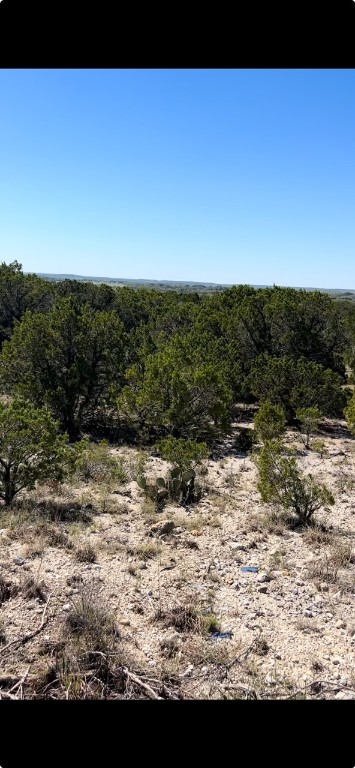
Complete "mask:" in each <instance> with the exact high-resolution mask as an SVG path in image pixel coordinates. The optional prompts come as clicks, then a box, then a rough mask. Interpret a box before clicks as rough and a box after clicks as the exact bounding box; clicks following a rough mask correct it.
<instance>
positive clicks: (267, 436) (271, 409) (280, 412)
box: [254, 400, 286, 443]
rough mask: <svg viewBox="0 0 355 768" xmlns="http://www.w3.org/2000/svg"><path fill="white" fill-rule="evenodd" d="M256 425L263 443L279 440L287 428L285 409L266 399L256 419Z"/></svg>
mask: <svg viewBox="0 0 355 768" xmlns="http://www.w3.org/2000/svg"><path fill="white" fill-rule="evenodd" d="M254 427H255V429H256V432H257V434H258V436H259V437H260V439H261V440H262V442H263V443H266V442H268V441H269V440H277V439H278V438H280V437H281V436H282V435H283V434H284V433H285V430H286V417H285V411H284V409H283V407H282V406H281V405H275V404H274V403H272V402H271V400H264V402H263V403H262V404H261V405H260V408H259V410H258V413H257V414H256V416H255V419H254Z"/></svg>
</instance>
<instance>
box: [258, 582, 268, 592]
mask: <svg viewBox="0 0 355 768" xmlns="http://www.w3.org/2000/svg"><path fill="white" fill-rule="evenodd" d="M258 592H261V593H262V594H266V593H267V586H266V584H261V586H260V587H258Z"/></svg>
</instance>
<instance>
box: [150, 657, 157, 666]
mask: <svg viewBox="0 0 355 768" xmlns="http://www.w3.org/2000/svg"><path fill="white" fill-rule="evenodd" d="M156 663H157V662H156V661H155V660H154V659H151V660H150V661H148V666H149V667H155V666H156Z"/></svg>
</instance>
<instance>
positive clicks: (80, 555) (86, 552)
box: [75, 543, 97, 563]
mask: <svg viewBox="0 0 355 768" xmlns="http://www.w3.org/2000/svg"><path fill="white" fill-rule="evenodd" d="M75 557H76V559H77V561H78V562H79V563H96V560H97V555H96V550H95V549H94V547H93V546H92V545H91V544H89V543H87V544H83V545H82V546H81V547H79V548H78V549H77V550H76V552H75Z"/></svg>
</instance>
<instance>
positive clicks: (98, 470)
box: [76, 440, 128, 485]
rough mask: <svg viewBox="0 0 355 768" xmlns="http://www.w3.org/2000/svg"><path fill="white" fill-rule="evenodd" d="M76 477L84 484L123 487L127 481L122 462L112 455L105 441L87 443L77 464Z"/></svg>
mask: <svg viewBox="0 0 355 768" xmlns="http://www.w3.org/2000/svg"><path fill="white" fill-rule="evenodd" d="M76 476H77V478H78V479H79V480H82V481H84V482H85V483H88V482H90V481H93V482H95V483H115V484H116V485H117V484H118V485H124V483H126V482H127V481H128V475H127V472H126V470H125V468H124V466H123V463H122V460H121V459H120V457H118V456H114V455H113V454H112V452H111V451H110V447H109V444H108V443H107V442H106V441H105V440H102V441H101V442H100V443H90V442H89V441H87V443H86V447H85V449H84V450H83V451H82V453H81V455H80V458H79V460H78V462H77V470H76Z"/></svg>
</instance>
